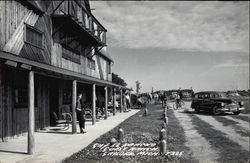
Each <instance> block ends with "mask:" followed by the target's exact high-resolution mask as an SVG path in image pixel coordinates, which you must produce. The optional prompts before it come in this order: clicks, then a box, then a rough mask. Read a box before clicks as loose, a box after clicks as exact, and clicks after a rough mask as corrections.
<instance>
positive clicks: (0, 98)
mask: <svg viewBox="0 0 250 163" xmlns="http://www.w3.org/2000/svg"><path fill="white" fill-rule="evenodd" d="M2 93H3V75H2V63H1V62H0V142H1V141H2V139H3V106H2V104H3V95H2Z"/></svg>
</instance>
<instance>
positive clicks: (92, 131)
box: [0, 110, 139, 162]
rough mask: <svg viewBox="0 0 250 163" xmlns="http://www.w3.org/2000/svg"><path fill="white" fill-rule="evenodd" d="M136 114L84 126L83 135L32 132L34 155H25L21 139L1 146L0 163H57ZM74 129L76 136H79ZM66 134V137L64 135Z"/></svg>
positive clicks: (23, 137) (117, 115)
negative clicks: (33, 134) (84, 131)
mask: <svg viewBox="0 0 250 163" xmlns="http://www.w3.org/2000/svg"><path fill="white" fill-rule="evenodd" d="M138 111H139V110H131V111H129V112H124V113H119V112H117V113H116V116H110V117H109V118H108V119H107V120H105V121H99V122H97V123H96V124H95V125H92V122H90V121H88V122H86V131H87V133H85V134H71V133H72V132H71V131H72V126H71V125H70V128H69V129H68V130H66V131H58V132H57V131H53V132H50V130H47V131H41V132H35V138H36V141H35V146H36V152H35V154H34V155H28V154H27V135H26V134H24V135H21V136H19V137H17V138H15V139H10V140H9V141H8V142H2V143H1V146H0V162H60V161H62V160H63V159H65V158H66V157H68V156H70V155H72V154H73V153H75V152H78V151H79V150H81V149H83V148H85V147H87V146H88V145H89V144H90V143H91V142H92V141H94V140H95V139H96V138H98V137H100V136H101V135H103V134H104V133H106V132H108V131H109V130H111V129H113V128H114V127H116V126H117V125H119V124H120V123H121V122H123V121H124V120H126V119H127V118H129V117H130V116H132V115H134V114H135V113H137V112H138ZM78 130H79V128H77V133H79V131H78ZM67 133H68V134H67Z"/></svg>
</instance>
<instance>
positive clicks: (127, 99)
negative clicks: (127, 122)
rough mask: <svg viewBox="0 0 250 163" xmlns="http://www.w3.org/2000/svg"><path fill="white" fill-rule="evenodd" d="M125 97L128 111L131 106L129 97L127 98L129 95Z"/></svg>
mask: <svg viewBox="0 0 250 163" xmlns="http://www.w3.org/2000/svg"><path fill="white" fill-rule="evenodd" d="M125 97H126V103H127V108H128V109H130V107H131V104H130V96H129V94H128V93H126V96H125Z"/></svg>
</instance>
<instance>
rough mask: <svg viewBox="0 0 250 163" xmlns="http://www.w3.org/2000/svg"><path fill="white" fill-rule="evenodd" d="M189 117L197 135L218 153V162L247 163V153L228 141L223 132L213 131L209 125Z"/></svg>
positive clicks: (193, 116)
mask: <svg viewBox="0 0 250 163" xmlns="http://www.w3.org/2000/svg"><path fill="white" fill-rule="evenodd" d="M189 116H191V117H192V124H193V125H194V126H195V129H196V130H197V131H198V133H199V134H201V135H202V136H203V137H204V138H205V139H206V140H207V141H209V143H210V144H211V146H212V148H214V149H215V150H217V151H219V158H218V160H217V161H218V162H227V163H235V162H248V161H249V152H248V151H246V150H243V149H242V148H241V146H240V145H238V144H237V143H235V142H233V141H231V140H229V139H228V138H227V137H226V135H225V134H224V133H223V132H221V131H219V130H216V129H214V128H213V127H212V126H211V125H210V124H208V123H206V122H204V121H202V120H201V119H200V118H198V117H197V116H195V115H191V114H189ZM219 118H221V117H219Z"/></svg>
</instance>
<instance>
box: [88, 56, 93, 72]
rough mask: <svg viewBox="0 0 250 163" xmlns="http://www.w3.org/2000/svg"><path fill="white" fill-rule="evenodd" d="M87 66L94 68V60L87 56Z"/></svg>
mask: <svg viewBox="0 0 250 163" xmlns="http://www.w3.org/2000/svg"><path fill="white" fill-rule="evenodd" d="M87 66H88V68H90V69H92V70H95V60H93V59H91V58H87Z"/></svg>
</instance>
